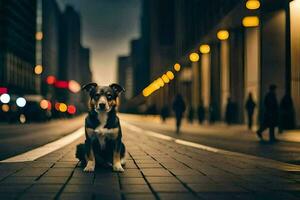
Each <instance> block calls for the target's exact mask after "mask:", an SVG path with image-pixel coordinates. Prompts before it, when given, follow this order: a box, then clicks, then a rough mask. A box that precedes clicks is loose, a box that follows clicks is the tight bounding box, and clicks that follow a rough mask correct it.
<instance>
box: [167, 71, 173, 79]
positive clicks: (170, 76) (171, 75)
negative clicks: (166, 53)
mask: <svg viewBox="0 0 300 200" xmlns="http://www.w3.org/2000/svg"><path fill="white" fill-rule="evenodd" d="M166 75H167V76H168V78H169V79H170V80H173V79H174V74H173V72H171V71H168V72H167V73H166Z"/></svg>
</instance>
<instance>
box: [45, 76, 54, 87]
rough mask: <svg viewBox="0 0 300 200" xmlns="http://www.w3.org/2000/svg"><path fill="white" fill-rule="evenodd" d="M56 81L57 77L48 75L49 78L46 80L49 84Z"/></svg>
mask: <svg viewBox="0 0 300 200" xmlns="http://www.w3.org/2000/svg"><path fill="white" fill-rule="evenodd" d="M55 81H56V78H55V76H48V77H47V79H46V82H47V83H48V84H49V85H53V84H54V83H55Z"/></svg>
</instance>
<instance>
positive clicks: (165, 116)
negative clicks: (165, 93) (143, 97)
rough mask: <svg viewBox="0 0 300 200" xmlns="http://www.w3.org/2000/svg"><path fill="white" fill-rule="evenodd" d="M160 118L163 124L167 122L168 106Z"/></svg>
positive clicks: (163, 108)
mask: <svg viewBox="0 0 300 200" xmlns="http://www.w3.org/2000/svg"><path fill="white" fill-rule="evenodd" d="M160 117H161V120H162V122H163V123H165V122H166V119H167V117H169V108H168V106H166V105H165V106H163V107H162V109H161V111H160Z"/></svg>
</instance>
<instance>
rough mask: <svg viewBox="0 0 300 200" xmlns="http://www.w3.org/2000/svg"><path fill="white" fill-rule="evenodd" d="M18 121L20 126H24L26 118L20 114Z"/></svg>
mask: <svg viewBox="0 0 300 200" xmlns="http://www.w3.org/2000/svg"><path fill="white" fill-rule="evenodd" d="M19 120H20V123H21V124H24V123H25V122H26V116H25V115H24V114H21V115H20V117H19Z"/></svg>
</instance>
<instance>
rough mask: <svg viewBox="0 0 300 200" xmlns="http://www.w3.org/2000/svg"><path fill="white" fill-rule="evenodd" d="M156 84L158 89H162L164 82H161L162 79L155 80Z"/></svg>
mask: <svg viewBox="0 0 300 200" xmlns="http://www.w3.org/2000/svg"><path fill="white" fill-rule="evenodd" d="M156 83H157V84H158V85H159V87H164V85H165V82H164V81H163V80H162V78H158V79H157V80H156Z"/></svg>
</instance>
